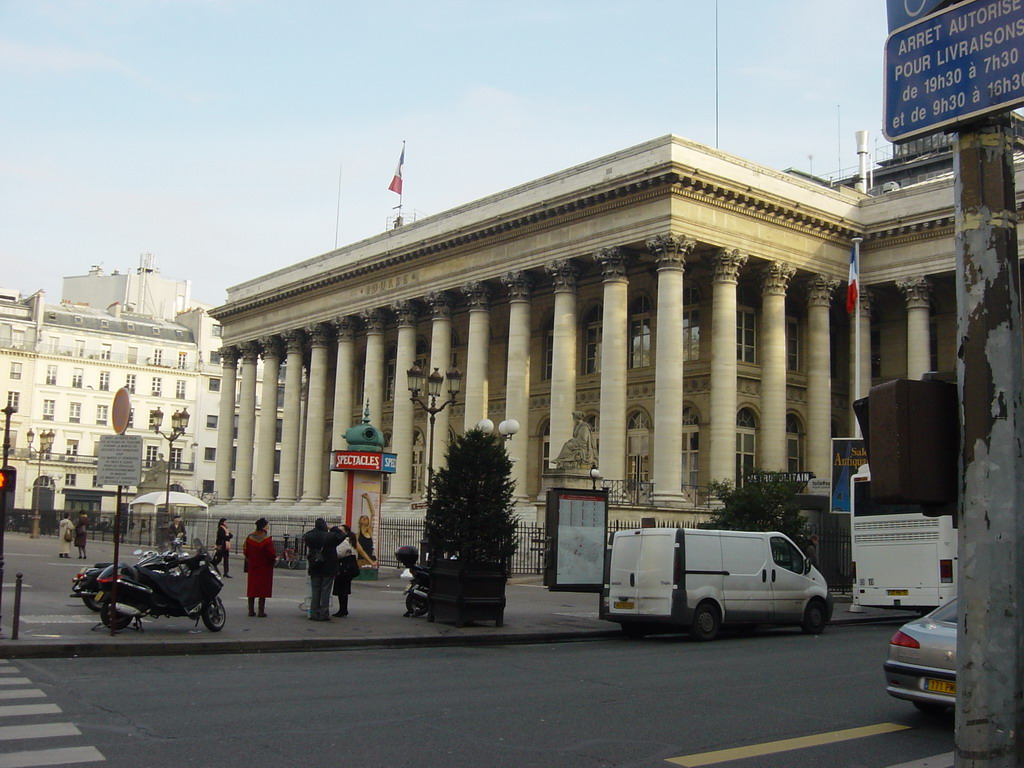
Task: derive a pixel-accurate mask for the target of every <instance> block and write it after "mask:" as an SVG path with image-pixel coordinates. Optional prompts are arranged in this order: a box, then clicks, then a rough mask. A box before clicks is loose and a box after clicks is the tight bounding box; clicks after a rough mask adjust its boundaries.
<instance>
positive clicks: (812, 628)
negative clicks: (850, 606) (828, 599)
mask: <svg viewBox="0 0 1024 768" xmlns="http://www.w3.org/2000/svg"><path fill="white" fill-rule="evenodd" d="M825 616H826V613H825V604H824V603H823V602H822V601H821V600H811V602H809V603H808V604H807V608H805V609H804V620H803V621H802V622H800V629H802V630H803V631H804V632H805V633H806V634H808V635H820V634H821V633H822V632H824V631H825V621H826V619H825Z"/></svg>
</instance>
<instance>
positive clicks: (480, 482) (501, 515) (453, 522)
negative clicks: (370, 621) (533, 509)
mask: <svg viewBox="0 0 1024 768" xmlns="http://www.w3.org/2000/svg"><path fill="white" fill-rule="evenodd" d="M515 487H516V486H515V481H514V480H512V461H511V460H510V459H509V457H508V452H507V451H506V450H505V444H504V441H503V440H502V439H501V438H500V437H499V436H498V435H489V434H486V433H484V432H481V431H480V430H479V429H471V430H469V431H468V432H466V433H465V434H464V435H461V436H456V437H454V438H453V439H452V440H451V442H450V443H449V444H448V453H447V466H445V467H444V468H443V469H440V470H438V471H437V472H436V473H435V474H434V482H433V488H432V490H433V499H432V501H431V503H430V506H429V507H428V509H427V516H426V521H425V526H424V528H425V535H426V537H427V540H428V541H429V542H430V545H431V547H432V549H433V551H434V553H435V554H436V555H437V556H447V557H457V558H458V559H459V560H464V561H467V562H496V563H506V562H508V561H509V560H510V559H511V558H512V555H513V554H515V551H516V545H517V541H516V517H515V511H514V510H515V496H514V494H515Z"/></svg>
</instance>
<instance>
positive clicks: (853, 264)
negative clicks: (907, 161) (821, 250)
mask: <svg viewBox="0 0 1024 768" xmlns="http://www.w3.org/2000/svg"><path fill="white" fill-rule="evenodd" d="M399 185H401V181H399ZM859 266H860V265H859V264H857V245H856V244H854V245H852V246H850V277H849V278H848V281H847V286H846V311H847V313H851V312H853V310H854V309H856V307H857V297H858V296H860V276H859V275H858V274H857V272H858V268H859Z"/></svg>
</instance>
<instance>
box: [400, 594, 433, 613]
mask: <svg viewBox="0 0 1024 768" xmlns="http://www.w3.org/2000/svg"><path fill="white" fill-rule="evenodd" d="M427 608H429V604H428V603H427V599H426V598H425V597H423V596H422V595H417V594H416V593H415V592H410V593H409V594H408V595H406V596H405V610H406V611H408V614H409V615H410V616H416V617H419V616H422V615H424V614H425V613H426V612H427Z"/></svg>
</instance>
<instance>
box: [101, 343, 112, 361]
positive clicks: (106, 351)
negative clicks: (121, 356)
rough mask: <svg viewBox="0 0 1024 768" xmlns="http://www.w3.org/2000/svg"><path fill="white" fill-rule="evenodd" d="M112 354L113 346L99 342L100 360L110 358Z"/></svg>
mask: <svg viewBox="0 0 1024 768" xmlns="http://www.w3.org/2000/svg"><path fill="white" fill-rule="evenodd" d="M113 356H114V348H113V347H112V346H111V345H110V344H100V360H110V359H111V358H112V357H113Z"/></svg>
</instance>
